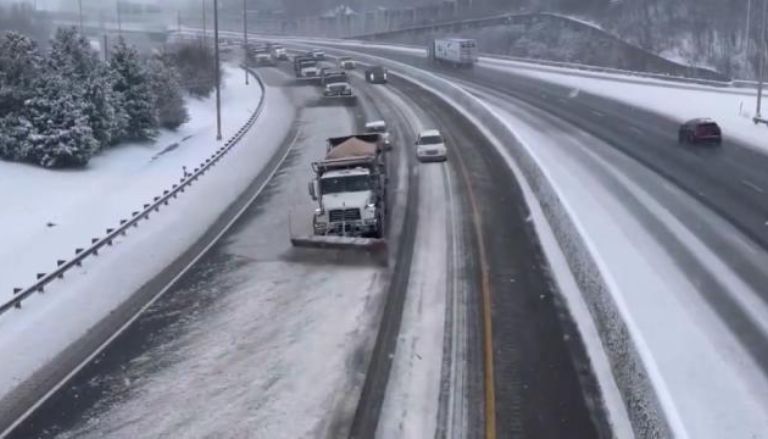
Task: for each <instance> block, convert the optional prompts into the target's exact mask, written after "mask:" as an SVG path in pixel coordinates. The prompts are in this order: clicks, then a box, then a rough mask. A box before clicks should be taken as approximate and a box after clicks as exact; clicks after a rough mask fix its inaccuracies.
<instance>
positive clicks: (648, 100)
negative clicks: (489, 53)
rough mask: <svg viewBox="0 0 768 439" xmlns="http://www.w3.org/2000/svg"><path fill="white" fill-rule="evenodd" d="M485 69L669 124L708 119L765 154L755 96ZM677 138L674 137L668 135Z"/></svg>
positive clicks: (764, 130)
mask: <svg viewBox="0 0 768 439" xmlns="http://www.w3.org/2000/svg"><path fill="white" fill-rule="evenodd" d="M486 66H487V67H488V68H492V69H497V70H501V71H514V73H515V74H518V75H524V76H530V77H533V78H537V79H541V80H544V81H548V82H552V83H556V84H562V85H565V86H568V87H572V89H573V92H572V93H571V94H569V95H568V96H564V97H565V98H570V99H578V93H577V92H578V91H585V92H588V93H591V94H595V95H599V96H604V97H608V98H611V99H615V100H618V101H621V102H626V103H628V104H630V105H633V106H637V107H639V108H643V109H646V110H649V111H653V112H655V113H658V114H662V115H664V116H666V117H669V118H671V119H672V120H675V121H678V122H681V123H682V122H684V121H686V120H689V119H693V118H696V117H711V118H713V119H714V120H715V121H717V123H718V124H720V126H721V127H722V128H723V136H725V137H728V138H731V139H735V140H738V141H740V142H742V143H744V144H746V145H749V146H750V147H752V148H754V149H757V150H761V151H768V142H766V140H765V139H766V137H768V127H766V126H765V125H755V124H754V123H753V121H752V118H753V117H754V115H755V108H756V101H757V97H756V92H754V91H750V90H737V89H723V88H717V87H705V86H693V85H692V86H682V85H681V86H677V85H676V86H671V87H670V86H669V84H668V83H664V82H663V81H660V80H659V81H654V80H643V81H625V80H623V79H624V78H622V77H621V76H618V77H616V75H602V76H594V77H585V76H575V75H571V74H569V72H567V71H563V72H558V71H557V70H556V69H548V70H543V69H536V70H531V69H517V68H515V67H513V66H501V65H499V64H489V63H486ZM671 134H672V135H676V134H677V133H671Z"/></svg>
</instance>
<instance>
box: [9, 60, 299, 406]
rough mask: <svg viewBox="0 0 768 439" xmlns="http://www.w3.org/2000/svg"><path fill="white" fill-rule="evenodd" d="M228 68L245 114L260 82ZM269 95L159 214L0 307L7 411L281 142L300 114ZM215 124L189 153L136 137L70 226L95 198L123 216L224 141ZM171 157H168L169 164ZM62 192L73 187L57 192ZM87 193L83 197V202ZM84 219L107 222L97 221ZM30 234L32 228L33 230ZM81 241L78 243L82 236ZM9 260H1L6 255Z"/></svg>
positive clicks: (169, 257)
mask: <svg viewBox="0 0 768 439" xmlns="http://www.w3.org/2000/svg"><path fill="white" fill-rule="evenodd" d="M228 77H231V78H233V80H232V81H229V82H228V87H227V92H226V94H227V96H228V98H227V100H226V101H225V102H227V105H225V106H224V109H225V111H227V110H229V109H230V105H231V107H232V108H234V109H235V110H237V109H238V108H241V110H240V112H242V113H243V115H242V121H243V122H244V121H245V119H247V117H248V114H249V113H250V112H249V111H248V110H249V109H251V110H252V109H254V108H255V106H256V105H257V103H258V99H259V93H260V92H259V90H258V86H256V85H252V86H251V87H249V88H248V89H244V88H242V87H240V86H238V85H237V82H238V81H237V79H240V78H241V76H240V75H239V74H238V75H235V74H233V73H232V72H230V73H229V74H228ZM264 105H265V107H264V110H263V112H262V115H261V117H260V118H259V119H258V120H257V121H256V123H255V125H254V126H253V128H252V129H251V130H250V131H249V132H248V133H247V134H246V135H245V136H244V138H243V139H242V140H241V141H240V143H239V144H238V145H237V146H236V147H235V148H234V149H232V151H231V152H230V153H229V154H228V155H227V156H226V158H225V159H223V160H222V161H221V162H220V163H219V164H218V165H217V166H216V167H215V168H214V169H213V170H212V171H211V172H209V173H208V174H206V175H205V176H204V177H203V178H202V179H201V180H200V181H199V182H198V183H197V184H195V185H193V186H192V187H191V188H190V189H189V190H187V191H186V192H185V193H184V195H183V196H181V197H179V198H178V199H177V200H174V201H173V202H172V203H171V205H169V206H168V207H165V208H163V209H161V210H160V212H159V213H156V214H154V215H153V216H152V218H151V220H150V221H147V222H145V223H142V225H141V226H140V227H139V228H138V229H134V230H132V231H130V232H129V234H128V236H127V237H125V238H121V239H120V240H119V241H118V242H116V245H115V246H114V248H110V249H107V250H106V251H104V252H102V253H100V255H99V256H98V257H97V258H89V259H88V260H87V261H86V262H85V263H84V265H83V267H82V268H80V269H77V270H73V271H72V272H70V273H68V275H67V276H66V277H65V278H64V279H63V280H60V281H57V282H56V283H55V284H52V285H51V286H50V287H49V292H48V293H47V294H45V295H33V296H31V297H30V298H29V299H28V300H27V301H26V302H25V303H24V307H23V308H21V309H20V310H11V311H10V312H9V313H6V314H5V315H3V316H2V319H0V351H2V352H3V353H4V357H3V358H4V361H3V362H2V364H1V365H0V413H3V411H4V410H3V409H5V410H10V407H13V406H14V401H13V400H9V399H8V397H9V395H11V394H12V392H14V391H15V390H17V389H18V388H19V387H18V386H19V385H20V384H22V383H28V380H29V379H30V378H31V377H33V376H34V374H35V373H36V372H37V371H39V370H41V368H43V367H45V366H47V365H49V363H50V362H51V360H53V359H54V358H56V356H57V355H59V354H60V353H62V352H64V351H65V350H66V349H67V348H68V347H69V346H70V344H71V343H73V342H75V341H76V340H79V339H80V338H81V337H82V336H83V335H84V334H87V333H88V332H89V331H91V330H92V328H94V325H96V324H97V323H98V322H100V321H102V319H104V318H105V317H107V316H109V315H110V314H111V313H113V312H114V310H115V309H117V308H118V307H119V306H120V304H122V303H124V302H125V301H126V300H128V298H130V297H131V295H132V294H134V293H135V292H136V291H137V290H138V289H139V288H141V287H142V286H143V285H144V284H145V283H146V282H147V281H148V280H149V279H151V278H153V277H155V276H157V275H158V274H159V273H160V272H161V271H162V270H163V269H164V268H165V267H167V266H168V265H169V264H170V263H172V262H173V261H174V260H176V258H178V256H179V255H180V254H182V253H183V252H184V251H186V250H187V249H188V248H189V247H190V245H191V244H192V243H194V242H195V241H197V240H198V239H199V238H200V236H202V235H203V233H204V232H206V231H207V230H208V229H209V227H210V226H211V225H212V224H213V223H214V222H215V221H216V220H217V219H218V217H219V215H220V213H221V212H222V211H223V210H224V209H225V208H226V207H228V206H229V205H230V204H231V203H232V202H233V201H234V200H235V199H236V198H237V197H238V196H239V195H240V193H241V192H242V191H243V190H244V189H245V188H246V187H247V186H248V185H249V184H250V183H251V182H252V181H253V178H254V177H255V176H256V175H258V174H259V173H260V172H261V170H263V169H264V167H265V166H266V164H267V163H268V162H269V161H270V159H271V158H272V157H273V156H274V154H275V152H276V151H277V150H278V148H279V146H280V144H281V143H282V142H283V140H284V138H285V136H286V135H287V133H288V131H289V129H290V125H291V123H292V120H293V106H292V104H291V103H290V102H289V100H288V98H287V96H285V95H284V94H283V93H282V92H280V91H278V90H276V89H271V88H268V89H267V93H266V96H265V104H264ZM196 111H200V110H199V109H198V110H196ZM198 114H201V116H202V117H206V116H210V113H205V112H202V113H198ZM225 114H226V113H225ZM233 115H234V111H233ZM193 117H194V116H193ZM235 122H236V121H235V120H231V121H230V122H229V123H228V124H227V125H226V126H227V134H230V133H232V132H233V131H236V130H237V128H239V125H237V124H236V123H235ZM211 127H212V125H211V124H210V123H208V122H203V121H201V122H199V125H194V128H193V129H192V130H191V131H190V132H189V134H197V135H198V136H200V138H199V140H197V141H196V142H195V143H196V145H197V146H196V148H195V149H192V148H190V151H188V152H187V153H186V154H188V155H186V154H183V153H184V149H183V148H181V149H178V150H177V151H176V152H175V153H177V154H180V155H179V156H178V158H177V159H175V160H174V159H173V154H174V153H173V152H172V153H170V154H171V155H169V156H167V157H165V158H163V157H162V156H161V157H160V158H158V159H156V160H154V161H152V160H151V158H152V157H154V156H156V155H157V154H158V153H159V152H160V151H162V150H163V147H160V146H157V147H155V148H151V147H149V146H146V147H142V146H140V145H137V146H135V147H133V148H134V149H135V151H132V152H130V151H129V152H125V153H124V154H126V156H125V157H126V158H125V159H124V160H122V161H120V165H124V166H125V168H121V166H118V165H117V164H115V165H113V166H114V168H111V169H123V172H122V173H121V174H120V175H118V176H117V177H113V178H107V177H105V175H108V174H107V173H98V172H95V174H94V175H95V176H94V177H93V180H91V181H90V182H89V184H88V185H87V187H91V188H90V191H91V192H90V193H91V194H95V195H93V196H94V197H95V198H94V199H93V201H92V202H91V203H86V204H85V206H86V207H87V208H88V209H89V211H87V212H85V213H83V214H82V215H81V216H80V217H77V218H75V219H74V220H71V221H72V223H71V224H72V226H71V227H72V229H71V232H70V233H76V232H77V230H79V229H78V228H77V221H88V220H89V213H90V214H96V212H97V211H98V208H101V207H103V206H107V207H109V206H112V207H113V209H114V210H113V212H112V215H114V218H115V219H117V218H119V217H120V215H123V214H125V213H124V212H125V211H123V210H121V209H126V210H130V209H131V207H129V206H123V204H122V203H121V202H120V201H122V200H123V197H126V198H128V197H134V199H135V201H136V203H139V204H140V202H141V201H144V197H145V196H149V195H147V194H155V193H156V192H157V191H158V190H162V188H163V185H164V184H166V183H170V182H171V181H174V179H178V178H179V177H180V176H181V170H180V166H181V165H182V164H189V165H193V164H195V163H196V162H197V161H199V158H200V157H202V156H205V155H207V154H210V153H211V151H212V149H215V148H216V147H218V146H217V145H218V144H217V143H216V142H215V141H214V140H212V139H214V138H215V137H214V136H215V132H214V131H213V130H212V129H211ZM189 134H187V135H189ZM191 140H192V139H190V141H191ZM192 144H193V143H190V145H192ZM145 149H146V150H145ZM105 159H106V158H105ZM164 160H168V161H167V163H166V164H165V165H163V163H164ZM131 164H132V165H131ZM14 166H17V165H14ZM65 175H68V174H62V176H61V177H59V178H60V179H64V176H65ZM134 176H143V177H144V178H137V179H136V180H135V183H133V187H135V191H136V192H133V191H131V190H128V187H131V186H130V185H126V184H123V186H125V191H124V192H118V194H117V195H115V196H113V195H111V194H109V192H107V193H105V192H104V191H99V190H98V189H99V187H100V186H105V185H106V184H107V183H109V184H112V185H113V187H117V188H118V189H119V188H120V186H121V185H120V183H121V179H122V180H123V181H127V180H128V179H129V177H134ZM50 178H53V177H50ZM54 182H55V181H54ZM62 184H63V183H62ZM38 187H39V186H38ZM64 195H66V192H64V193H63V194H60V195H59V196H61V197H63V196H64ZM98 197H106V198H107V199H100V198H98ZM53 198H54V197H48V199H53ZM82 200H84V199H80V200H78V201H79V202H85V201H82ZM137 207H141V206H137ZM64 211H66V210H64ZM129 213H130V212H129ZM99 218H100V220H101V221H105V222H107V221H108V220H109V219H110V217H109V215H104V216H103V217H102V216H99ZM67 224H70V223H67ZM86 224H90V225H91V226H101V225H100V224H95V225H94V223H92V222H90V221H88V223H86ZM109 225H113V224H109ZM102 227H103V226H102ZM54 229H55V228H54ZM80 230H83V231H84V232H85V233H90V230H91V229H90V227H83V228H82V229H80ZM32 236H33V237H34V236H35V235H34V233H33V234H32ZM30 239H33V238H30ZM34 239H41V238H34ZM67 239H68V238H67V237H66V236H60V237H59V238H58V240H57V242H59V245H60V246H61V247H62V248H64V247H66V242H65V241H66V240H67ZM85 239H86V240H87V238H85ZM75 240H77V238H75ZM77 242H78V243H80V241H79V240H77ZM86 243H87V242H86ZM49 251H50V250H49ZM69 251H72V250H71V249H70V250H69ZM40 255H41V257H43V256H46V255H47V252H41V253H40ZM29 261H33V260H32V259H29ZM7 263H8V262H7V261H4V264H7ZM30 263H31V262H30ZM17 267H18V269H21V267H20V266H17ZM4 268H6V267H4ZM48 385H49V384H48ZM16 396H19V395H16ZM22 396H23V395H22ZM6 413H7V412H6ZM0 418H1V416H0ZM4 421H7V420H5V419H4Z"/></svg>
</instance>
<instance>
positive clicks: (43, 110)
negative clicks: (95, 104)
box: [18, 69, 99, 168]
mask: <svg viewBox="0 0 768 439" xmlns="http://www.w3.org/2000/svg"><path fill="white" fill-rule="evenodd" d="M81 87H82V86H81V85H79V84H77V83H76V82H73V81H71V80H70V79H69V78H67V77H65V76H63V75H61V74H60V73H59V72H57V71H54V70H51V69H48V70H46V71H45V72H43V74H42V75H40V76H39V77H38V79H37V80H36V81H35V88H36V90H35V96H34V97H33V98H31V99H29V100H27V101H26V102H25V103H24V112H23V114H22V116H21V119H22V122H23V123H22V126H26V127H28V128H29V136H28V142H26V143H24V144H22V145H21V147H20V148H19V157H18V158H19V159H22V160H26V161H29V162H33V163H37V164H40V165H42V166H45V167H47V168H53V167H68V166H84V165H85V164H87V163H88V160H90V158H91V157H92V156H93V154H95V153H96V151H98V147H99V144H98V142H97V141H96V139H95V138H94V137H93V131H92V130H91V127H90V125H89V124H88V117H87V116H86V114H85V109H86V106H87V104H86V101H85V100H84V99H81V96H82V95H83V91H82V89H81Z"/></svg>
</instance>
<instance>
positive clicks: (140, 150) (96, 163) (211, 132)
mask: <svg viewBox="0 0 768 439" xmlns="http://www.w3.org/2000/svg"><path fill="white" fill-rule="evenodd" d="M242 74H243V73H242V70H239V69H236V68H234V67H227V68H226V69H225V82H224V83H225V87H224V89H223V91H222V105H223V108H224V113H223V120H222V122H223V127H222V130H223V133H222V134H223V135H224V138H225V139H226V138H229V137H231V136H232V135H233V134H234V133H235V132H236V131H237V130H239V129H240V127H241V126H243V124H245V122H246V121H247V120H248V118H249V117H250V115H251V114H252V113H253V111H254V110H255V109H256V107H257V105H258V103H259V101H260V95H261V89H260V88H259V87H256V86H250V87H246V86H245V84H244V80H243V79H242V78H243V76H242ZM187 105H188V108H189V112H190V122H188V123H186V124H185V125H183V126H182V127H180V128H179V130H178V131H175V132H171V131H166V130H163V131H162V132H161V134H160V135H159V137H158V138H157V140H156V141H155V142H152V143H138V144H137V143H134V144H122V145H119V146H116V147H114V148H113V149H110V150H107V151H105V152H104V153H102V154H100V155H98V156H96V157H94V158H93V160H92V161H91V164H90V165H89V166H88V167H87V168H86V169H85V170H63V171H56V170H46V169H42V168H39V167H36V166H31V165H26V164H20V163H11V162H4V161H0V187H3V188H7V189H6V190H4V191H2V192H0V204H1V205H3V206H5V212H6V215H3V216H2V217H0V242H2V243H3V246H2V247H0V301H5V300H6V299H8V298H10V297H11V296H12V289H13V288H16V287H27V286H28V285H29V284H31V283H33V281H34V280H35V276H36V274H37V273H45V272H50V271H51V270H52V269H53V268H55V267H56V260H57V259H69V258H70V257H72V256H73V255H74V251H75V248H77V247H87V246H88V244H89V243H90V240H91V238H94V237H100V236H103V235H104V232H105V230H106V229H107V228H114V227H115V226H116V225H117V224H119V221H120V220H121V219H126V218H130V215H131V212H132V211H135V210H141V208H142V206H143V204H144V203H147V202H150V201H152V199H153V197H154V196H156V195H158V194H159V193H161V192H162V190H163V189H164V188H168V187H170V186H171V184H173V183H176V182H178V180H179V178H181V177H182V176H183V170H182V167H184V166H186V167H187V168H188V169H189V171H191V170H192V169H193V168H194V167H195V166H197V165H198V164H199V163H201V162H202V161H203V160H204V159H205V158H207V157H209V156H210V155H211V154H212V153H213V152H214V151H216V149H218V148H219V147H220V146H221V144H219V143H218V142H216V140H215V139H216V137H215V127H216V125H215V124H216V113H215V102H214V98H213V97H212V98H208V99H203V100H198V99H188V100H187Z"/></svg>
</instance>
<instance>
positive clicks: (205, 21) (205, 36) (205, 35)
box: [202, 0, 751, 46]
mask: <svg viewBox="0 0 768 439" xmlns="http://www.w3.org/2000/svg"><path fill="white" fill-rule="evenodd" d="M750 1H751V0H750ZM202 3H203V46H205V44H206V42H207V41H208V17H206V7H205V0H202Z"/></svg>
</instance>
